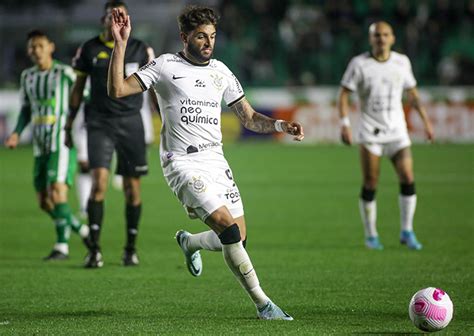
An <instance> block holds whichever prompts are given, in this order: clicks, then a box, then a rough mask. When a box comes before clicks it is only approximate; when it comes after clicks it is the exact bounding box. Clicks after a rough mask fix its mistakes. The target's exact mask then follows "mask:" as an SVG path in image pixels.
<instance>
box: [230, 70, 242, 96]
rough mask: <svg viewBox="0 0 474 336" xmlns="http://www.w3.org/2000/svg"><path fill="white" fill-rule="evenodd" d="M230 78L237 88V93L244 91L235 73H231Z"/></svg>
mask: <svg viewBox="0 0 474 336" xmlns="http://www.w3.org/2000/svg"><path fill="white" fill-rule="evenodd" d="M232 78H233V79H234V82H235V87H236V89H237V92H238V93H244V90H243V89H242V86H240V83H239V80H238V79H237V77H235V75H234V74H232Z"/></svg>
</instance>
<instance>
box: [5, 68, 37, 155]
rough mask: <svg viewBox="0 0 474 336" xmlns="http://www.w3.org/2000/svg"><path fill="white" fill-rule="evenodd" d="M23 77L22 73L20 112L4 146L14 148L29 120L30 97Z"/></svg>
mask: <svg viewBox="0 0 474 336" xmlns="http://www.w3.org/2000/svg"><path fill="white" fill-rule="evenodd" d="M24 84H25V77H24V74H22V77H21V83H20V86H21V89H20V96H21V110H20V114H19V115H18V120H17V122H16V126H15V129H14V130H13V132H12V134H10V136H9V137H8V138H7V139H6V140H5V146H6V147H8V148H11V149H13V148H16V146H17V145H18V142H19V141H20V135H21V132H23V130H24V129H25V127H26V126H27V125H28V124H29V123H30V121H31V104H30V99H29V98H28V95H27V94H26V91H25V86H24Z"/></svg>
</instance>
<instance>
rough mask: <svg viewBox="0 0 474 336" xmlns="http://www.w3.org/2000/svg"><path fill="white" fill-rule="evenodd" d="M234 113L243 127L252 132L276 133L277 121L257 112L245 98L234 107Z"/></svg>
mask: <svg viewBox="0 0 474 336" xmlns="http://www.w3.org/2000/svg"><path fill="white" fill-rule="evenodd" d="M232 111H234V113H235V114H236V115H237V117H238V118H239V120H240V122H241V123H242V125H244V127H245V128H247V129H249V130H251V131H254V132H257V133H273V132H275V120H274V119H272V118H269V117H267V116H265V115H263V114H261V113H258V112H255V110H254V109H253V108H252V106H250V104H249V102H248V101H247V100H246V99H245V98H244V99H242V100H240V101H239V102H237V103H235V104H234V105H233V106H232Z"/></svg>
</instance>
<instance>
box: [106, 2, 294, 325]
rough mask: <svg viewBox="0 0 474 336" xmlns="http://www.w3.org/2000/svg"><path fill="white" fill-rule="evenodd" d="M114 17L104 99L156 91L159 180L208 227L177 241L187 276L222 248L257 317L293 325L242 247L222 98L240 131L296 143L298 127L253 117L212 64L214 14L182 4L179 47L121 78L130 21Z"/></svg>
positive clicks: (228, 75) (225, 72)
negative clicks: (284, 136) (287, 137)
mask: <svg viewBox="0 0 474 336" xmlns="http://www.w3.org/2000/svg"><path fill="white" fill-rule="evenodd" d="M113 18H114V23H113V36H114V39H115V47H114V51H113V55H112V59H111V63H110V67H109V82H108V91H109V95H112V96H113V97H123V96H127V95H130V94H135V93H139V92H142V91H144V90H146V89H147V88H149V87H151V86H152V85H153V86H154V88H155V89H156V90H157V92H158V94H159V98H158V99H159V106H160V109H161V116H162V122H163V126H162V129H161V144H160V157H161V165H162V168H163V173H164V176H165V179H166V181H167V183H168V185H169V186H170V188H171V189H172V190H173V192H174V193H175V195H176V196H177V197H178V199H179V200H180V201H181V203H182V204H183V205H184V206H185V208H186V209H187V210H188V213H189V214H190V215H192V216H197V217H199V218H200V219H201V220H202V221H203V222H205V223H206V224H207V225H209V227H210V228H211V229H212V230H210V231H206V232H202V233H199V234H196V235H191V234H190V233H188V232H186V231H178V233H177V235H176V239H177V242H178V244H179V246H180V247H181V249H182V250H183V252H184V254H185V256H186V261H187V264H188V269H189V271H190V272H191V273H192V274H193V275H195V276H199V275H200V274H201V271H202V262H201V257H200V254H199V250H200V249H206V250H212V251H220V250H222V253H223V255H224V259H225V262H226V263H227V265H228V267H229V268H230V269H231V271H232V272H233V274H234V275H235V277H236V278H237V279H238V281H239V282H240V284H241V285H242V287H243V288H244V289H245V290H246V291H247V293H248V294H249V296H250V297H251V299H252V300H253V302H254V303H255V306H256V308H257V315H258V317H259V318H261V319H268V320H292V319H293V318H292V317H291V316H289V315H288V314H286V313H285V312H284V311H283V310H281V309H280V308H279V307H278V306H277V305H275V304H274V303H273V302H272V301H271V300H270V299H269V298H268V297H267V296H266V295H265V293H264V292H263V290H262V288H261V287H260V284H259V281H258V278H257V274H256V272H255V270H254V268H253V266H252V263H251V261H250V258H249V256H248V254H247V252H246V250H245V248H244V245H243V241H245V239H246V226H245V219H244V211H243V205H242V201H241V199H240V195H239V191H238V188H237V185H236V183H235V181H234V179H233V177H232V171H231V169H230V167H229V165H228V163H227V161H226V159H225V158H224V155H223V151H222V142H221V141H222V133H221V128H220V121H221V120H220V119H221V100H222V98H224V100H225V102H226V103H227V105H228V106H230V107H231V109H232V110H233V111H234V112H235V113H236V115H237V116H238V117H239V118H240V120H241V122H242V123H243V124H244V126H245V127H247V128H249V129H251V130H254V131H257V132H261V133H270V132H275V131H279V132H285V133H288V134H291V135H293V136H294V139H295V140H299V141H300V140H302V139H303V130H302V127H301V125H300V124H298V123H296V122H287V121H282V120H275V119H271V118H268V117H266V116H264V115H261V114H259V113H257V112H255V111H254V110H253V109H252V107H251V106H250V104H249V103H248V102H247V100H246V99H245V95H244V92H243V89H242V87H241V86H240V83H239V81H238V80H237V78H236V77H235V76H234V75H233V74H232V72H231V71H230V70H229V69H228V68H227V67H226V66H225V65H224V64H223V63H222V62H220V61H217V60H215V59H211V56H212V52H213V47H214V42H215V37H216V24H217V15H216V14H215V13H214V11H213V10H212V9H210V8H205V7H197V6H190V7H187V8H186V9H185V10H184V11H183V13H182V14H181V15H180V16H179V17H178V23H179V28H180V37H181V40H182V42H183V44H184V50H183V51H182V52H179V53H177V54H163V55H161V56H160V57H158V58H155V59H154V60H153V61H152V62H151V63H149V64H148V65H145V66H144V67H142V68H141V69H140V70H139V71H137V72H136V73H135V74H133V75H132V76H130V77H128V78H126V79H124V73H123V58H124V53H125V48H126V41H127V39H128V36H129V34H130V30H131V26H130V18H129V17H128V16H125V14H124V12H123V11H122V10H121V9H114V13H113Z"/></svg>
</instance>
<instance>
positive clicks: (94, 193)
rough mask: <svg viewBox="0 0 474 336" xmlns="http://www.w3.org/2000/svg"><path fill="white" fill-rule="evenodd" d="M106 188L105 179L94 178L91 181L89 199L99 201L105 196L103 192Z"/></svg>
mask: <svg viewBox="0 0 474 336" xmlns="http://www.w3.org/2000/svg"><path fill="white" fill-rule="evenodd" d="M106 190H107V182H106V180H104V181H102V180H100V179H99V180H96V179H94V181H93V183H92V189H91V194H90V199H92V200H94V201H96V202H99V201H103V200H104V198H105V192H106Z"/></svg>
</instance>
